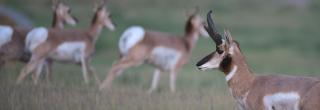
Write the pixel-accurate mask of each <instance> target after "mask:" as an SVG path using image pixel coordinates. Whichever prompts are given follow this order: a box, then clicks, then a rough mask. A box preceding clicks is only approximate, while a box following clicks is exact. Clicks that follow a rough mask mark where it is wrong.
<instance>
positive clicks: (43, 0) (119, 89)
mask: <svg viewBox="0 0 320 110" xmlns="http://www.w3.org/2000/svg"><path fill="white" fill-rule="evenodd" d="M65 2H66V3H67V4H68V5H70V6H71V7H72V13H73V14H74V15H75V16H76V17H77V18H79V20H80V24H79V25H78V26H76V27H67V28H85V27H87V26H88V25H89V23H90V20H91V17H92V16H93V11H92V7H93V3H92V1H91V0H65ZM2 3H3V4H4V5H6V6H11V7H14V8H16V10H19V11H21V12H23V13H25V14H26V15H28V16H29V17H30V18H31V19H32V20H33V21H34V23H35V25H36V26H50V24H51V20H52V18H51V17H52V13H51V8H50V3H51V2H50V1H49V0H5V1H2ZM196 6H198V7H199V8H200V15H202V16H203V17H205V15H206V13H207V12H208V11H209V10H211V9H212V10H213V11H214V17H215V21H216V23H217V26H218V28H219V30H220V32H223V29H224V28H228V29H230V30H231V33H232V36H233V37H234V38H235V39H236V40H237V41H239V43H240V46H241V49H242V51H243V53H244V54H245V55H246V58H247V61H248V63H249V65H250V66H251V68H252V70H253V71H254V72H256V73H259V74H261V73H263V74H277V73H282V74H292V75H305V76H319V74H320V68H319V67H320V59H319V55H320V31H319V30H320V22H319V19H320V13H319V11H320V2H319V0H241V1H239V0H109V2H108V9H109V10H110V11H111V12H112V19H113V21H114V22H115V23H116V24H117V30H116V31H115V32H111V31H108V30H107V29H105V30H104V31H103V33H102V35H101V36H100V38H99V40H98V44H97V45H96V46H97V52H96V55H95V56H94V58H93V66H94V67H95V69H96V72H97V73H98V74H99V76H100V79H101V80H102V79H104V78H105V76H106V72H107V71H108V70H109V69H110V67H111V65H112V64H113V63H114V62H115V61H116V59H117V58H118V52H117V50H118V48H117V42H118V38H119V36H120V35H121V33H122V31H123V30H124V29H125V28H127V27H128V26H131V25H142V26H144V27H146V28H148V29H152V30H159V31H164V32H169V33H174V34H180V35H181V34H183V31H184V22H185V21H186V19H187V17H186V13H187V11H188V10H192V9H193V8H194V7H196ZM214 49H215V48H214V44H213V42H212V41H211V40H209V39H205V38H200V40H199V42H198V44H197V46H196V48H195V49H194V51H193V55H192V58H191V59H190V62H189V63H188V64H187V65H185V66H184V68H183V69H182V70H181V71H180V73H179V75H178V79H177V93H175V94H171V93H170V92H169V86H168V79H169V78H168V76H169V75H168V74H163V75H162V77H161V81H160V83H161V84H160V87H159V90H158V91H156V92H155V93H153V94H147V93H146V90H147V89H148V87H149V85H150V82H151V77H152V74H151V73H152V72H153V68H152V67H151V66H149V65H143V66H141V67H134V68H131V69H129V70H128V71H126V72H125V73H124V74H123V75H122V76H120V77H118V78H117V79H116V81H115V84H114V85H113V88H112V90H109V91H104V92H101V91H98V89H97V86H96V85H95V84H94V83H92V84H90V85H85V84H84V83H83V79H82V73H81V68H80V67H79V66H76V65H69V64H58V63H55V65H54V74H53V81H52V83H43V84H39V85H36V86H34V85H32V83H31V80H30V78H29V79H28V80H27V81H25V84H22V85H14V81H15V80H16V78H17V75H18V73H19V71H20V69H21V67H22V66H23V64H20V63H11V64H10V65H8V66H7V67H6V69H4V70H1V71H0V105H1V106H0V109H16V110H21V109H29V110H31V109H32V110H37V109H38V110H43V109H52V110H56V109H61V110H70V109H76V110H82V109H83V110H87V109H97V110H100V109H101V110H106V109H107V110H128V109H131V110H132V109H133V110H164V109H165V110H182V109H183V110H200V109H204V110H231V109H235V108H236V105H235V103H234V101H233V100H232V97H231V95H229V90H228V88H227V86H226V82H225V80H224V76H223V74H222V73H221V72H219V71H217V70H213V71H207V72H202V71H198V70H197V69H196V67H195V63H196V62H197V61H198V60H200V59H201V58H202V57H204V56H205V55H207V54H208V53H210V52H212V51H214ZM16 65H17V66H16Z"/></svg>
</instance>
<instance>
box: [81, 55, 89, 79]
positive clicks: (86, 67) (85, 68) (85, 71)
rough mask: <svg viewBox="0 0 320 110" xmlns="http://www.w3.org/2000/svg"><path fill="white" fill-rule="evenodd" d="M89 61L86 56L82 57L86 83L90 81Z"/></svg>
mask: <svg viewBox="0 0 320 110" xmlns="http://www.w3.org/2000/svg"><path fill="white" fill-rule="evenodd" d="M87 65H88V63H87V61H86V59H85V57H84V56H82V57H81V66H82V73H83V78H84V82H85V83H86V84H88V83H89V78H88V66H87Z"/></svg>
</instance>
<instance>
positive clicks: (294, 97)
mask: <svg viewBox="0 0 320 110" xmlns="http://www.w3.org/2000/svg"><path fill="white" fill-rule="evenodd" d="M299 100H300V95H299V94H298V93H297V92H286V93H284V92H278V93H275V94H270V95H266V96H264V97H263V104H264V106H265V110H299V108H298V106H299Z"/></svg>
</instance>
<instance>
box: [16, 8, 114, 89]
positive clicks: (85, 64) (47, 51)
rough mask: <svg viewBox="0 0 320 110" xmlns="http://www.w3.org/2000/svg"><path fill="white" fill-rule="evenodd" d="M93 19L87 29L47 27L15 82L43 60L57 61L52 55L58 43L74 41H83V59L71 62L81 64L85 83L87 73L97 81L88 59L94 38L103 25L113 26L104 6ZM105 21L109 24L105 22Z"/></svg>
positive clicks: (22, 78)
mask: <svg viewBox="0 0 320 110" xmlns="http://www.w3.org/2000/svg"><path fill="white" fill-rule="evenodd" d="M94 21H95V22H92V24H91V26H90V27H89V28H88V29H63V30H61V29H49V30H48V32H49V34H48V39H47V40H46V41H45V42H43V43H41V44H40V45H39V46H38V47H36V48H35V49H34V50H33V51H32V57H31V60H30V61H29V62H28V64H27V65H26V66H25V67H24V68H23V69H22V70H21V72H20V75H19V77H18V80H17V83H21V82H22V81H23V80H24V78H25V77H26V76H27V75H28V74H29V73H30V72H32V71H33V70H34V69H35V68H36V67H39V65H41V64H43V61H44V60H46V59H49V60H58V61H59V59H56V58H53V57H52V55H53V54H54V52H55V51H56V49H57V47H58V46H59V45H61V44H63V43H66V42H76V41H81V42H84V43H85V52H84V61H81V62H73V63H80V64H81V66H82V68H83V75H84V79H85V83H88V78H87V73H89V74H91V75H94V78H95V80H96V82H97V83H99V79H98V77H97V76H96V74H95V73H94V70H93V68H92V67H91V66H90V61H91V57H92V54H93V53H94V50H95V43H96V40H97V39H98V37H99V35H100V32H101V30H102V28H103V26H108V27H109V25H112V27H113V24H112V22H111V19H110V18H109V12H107V11H106V9H105V7H104V6H102V7H100V8H99V9H98V10H97V11H96V12H95V17H94ZM106 22H108V23H109V24H106ZM112 29H113V28H112Z"/></svg>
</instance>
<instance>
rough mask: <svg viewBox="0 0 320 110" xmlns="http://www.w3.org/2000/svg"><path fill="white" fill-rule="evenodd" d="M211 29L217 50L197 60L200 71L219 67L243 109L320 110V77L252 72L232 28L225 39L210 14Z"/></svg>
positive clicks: (208, 29) (210, 32)
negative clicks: (233, 35)
mask: <svg viewBox="0 0 320 110" xmlns="http://www.w3.org/2000/svg"><path fill="white" fill-rule="evenodd" d="M207 20H208V25H209V26H208V28H206V29H207V31H208V33H209V35H210V36H211V38H212V39H213V40H214V42H215V43H216V51H215V52H213V53H211V54H209V55H208V56H206V57H204V58H203V59H202V60H200V61H199V62H198V63H197V67H198V68H199V69H200V70H207V69H219V70H220V71H222V72H223V73H224V74H225V75H226V81H227V83H228V86H229V88H230V92H231V94H232V96H233V97H234V99H235V100H236V102H237V104H238V105H239V109H241V110H318V109H320V83H319V82H320V80H319V79H318V78H312V77H298V76H285V75H255V74H254V73H252V72H251V70H250V68H249V66H248V64H247V62H246V60H245V56H244V55H243V54H242V52H241V49H240V46H239V44H238V43H237V42H236V41H235V40H233V38H232V37H231V34H230V32H229V31H228V30H225V33H224V34H225V38H226V39H224V38H222V37H221V35H220V34H219V33H218V32H217V30H216V28H215V26H214V23H213V21H212V18H211V11H210V12H209V13H208V15H207Z"/></svg>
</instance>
